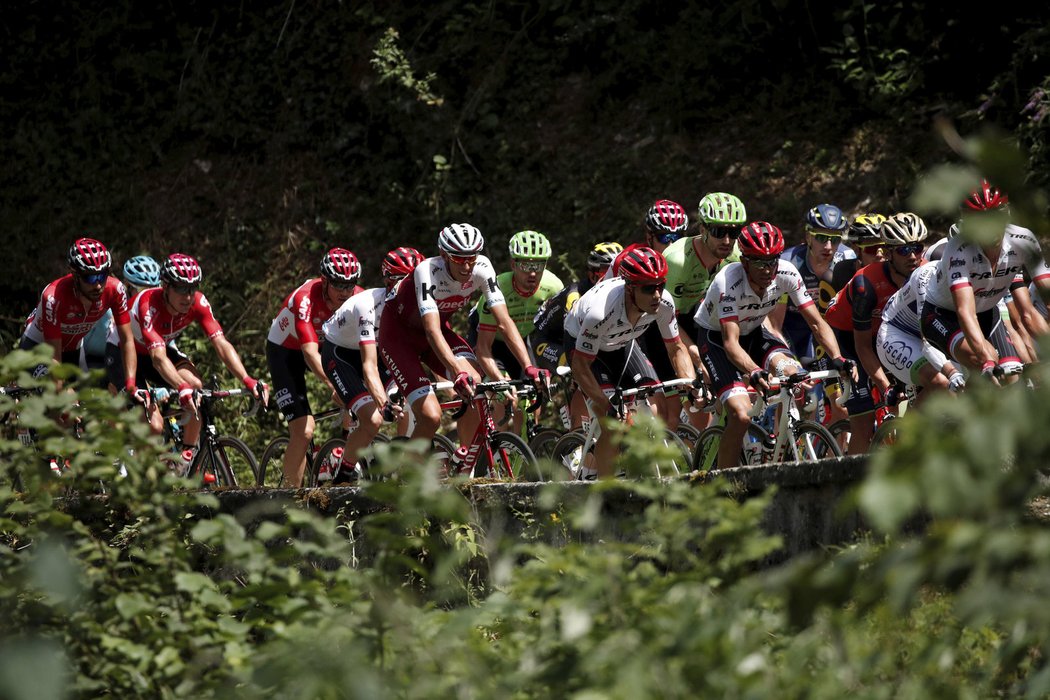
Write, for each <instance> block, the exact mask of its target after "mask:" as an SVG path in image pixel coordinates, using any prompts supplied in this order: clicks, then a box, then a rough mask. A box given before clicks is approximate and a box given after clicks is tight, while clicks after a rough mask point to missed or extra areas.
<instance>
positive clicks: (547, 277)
mask: <svg viewBox="0 0 1050 700" xmlns="http://www.w3.org/2000/svg"><path fill="white" fill-rule="evenodd" d="M496 283H497V284H498V285H499V288H500V291H501V292H503V298H504V299H505V300H506V303H507V313H508V314H510V318H511V320H512V321H514V325H515V326H517V327H518V333H519V334H520V335H521V337H522V338H525V337H526V336H528V335H529V333H531V332H532V329H533V328H534V327H535V324H534V319H535V318H536V313H537V312H538V311H539V310H540V306H542V305H543V302H545V301H547V299H550V298H551V297H553V296H554V295H555V294H557V293H558V292H560V291H561V289H562V287H563V286H565V285H563V284H562V282H561V280H560V279H558V276H557V275H555V274H554V273H553V272H551V271H550V270H546V269H545V270H544V271H543V276H542V277H541V278H540V284H539V287H537V288H536V291H535V292H533V293H532V294H530V295H529V296H521V295H520V294H518V292H517V291H516V290H515V289H514V273H513V272H504V273H502V274H501V275H500V276H499V277H497V278H496ZM477 310H478V329H479V330H490V331H496V339H497V340H503V332H502V331H500V330H499V327H498V326H497V325H496V319H495V317H493V315H492V311H490V310H489V307H488V306H487V305H485V304H482V303H481V300H480V299H479V300H478V304H477Z"/></svg>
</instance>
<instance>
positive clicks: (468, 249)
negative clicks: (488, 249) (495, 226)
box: [438, 224, 485, 255]
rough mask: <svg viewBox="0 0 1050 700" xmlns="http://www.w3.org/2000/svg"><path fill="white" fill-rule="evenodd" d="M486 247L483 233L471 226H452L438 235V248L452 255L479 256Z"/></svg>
mask: <svg viewBox="0 0 1050 700" xmlns="http://www.w3.org/2000/svg"><path fill="white" fill-rule="evenodd" d="M484 245H485V239H484V238H482V237H481V231H479V230H477V229H476V228H475V227H473V226H471V225H470V224H452V225H450V226H446V227H445V228H443V229H441V233H439V234H438V248H440V249H441V250H442V251H443V252H445V253H451V254H452V255H477V254H478V253H480V252H481V249H482V248H483V247H484Z"/></svg>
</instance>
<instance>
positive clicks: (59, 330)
mask: <svg viewBox="0 0 1050 700" xmlns="http://www.w3.org/2000/svg"><path fill="white" fill-rule="evenodd" d="M76 285H77V281H76V279H74V277H73V275H72V274H68V275H66V276H65V277H60V278H58V279H57V280H55V281H54V282H52V283H51V284H49V285H47V286H46V287H44V291H43V292H41V294H40V301H39V302H38V303H37V307H36V309H35V310H34V311H33V313H32V314H30V316H29V319H28V321H27V325H26V330H25V336H26V338H28V339H29V340H31V341H33V342H34V343H43V342H45V341H46V342H51V341H55V340H61V343H62V352H69V351H71V350H76V349H77V347H78V346H79V345H80V341H81V340H83V338H84V336H85V335H87V334H88V332H89V331H90V330H91V329H92V328H93V327H94V325H95V323H97V322H98V320H99V319H100V318H102V317H103V316H104V315H105V313H106V311H109V310H112V311H113V318H114V320H115V321H116V324H117V325H118V326H120V325H123V324H125V323H127V322H128V320H129V316H128V292H127V289H125V288H124V284H123V283H122V282H121V281H120V280H118V279H117V278H116V277H112V276H111V277H107V278H106V284H105V286H103V287H102V296H101V297H99V298H98V300H97V301H93V302H91V303H90V304H88V306H87V308H85V307H84V302H83V297H81V296H80V295H79V293H78V292H77V286H76Z"/></svg>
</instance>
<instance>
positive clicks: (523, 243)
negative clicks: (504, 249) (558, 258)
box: [510, 231, 551, 260]
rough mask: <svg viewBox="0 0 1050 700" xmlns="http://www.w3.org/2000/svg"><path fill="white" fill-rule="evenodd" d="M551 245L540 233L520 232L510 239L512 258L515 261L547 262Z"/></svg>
mask: <svg viewBox="0 0 1050 700" xmlns="http://www.w3.org/2000/svg"><path fill="white" fill-rule="evenodd" d="M550 256H551V244H550V241H548V240H547V237H546V236H544V235H543V234H542V233H540V232H539V231H519V232H518V233H515V234H514V235H513V236H512V237H511V239H510V257H511V258H512V259H514V260H546V259H548V258H550Z"/></svg>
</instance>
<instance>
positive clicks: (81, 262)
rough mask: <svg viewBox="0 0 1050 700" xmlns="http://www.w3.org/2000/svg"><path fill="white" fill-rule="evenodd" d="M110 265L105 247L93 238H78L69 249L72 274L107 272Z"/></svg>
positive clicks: (110, 260)
mask: <svg viewBox="0 0 1050 700" xmlns="http://www.w3.org/2000/svg"><path fill="white" fill-rule="evenodd" d="M112 263H113V261H112V259H111V258H110V256H109V251H108V250H106V246H104V245H102V244H101V243H99V242H98V241H96V240H95V239H94V238H78V239H77V240H75V241H74V242H73V245H71V246H70V247H69V267H70V268H72V270H73V271H74V272H79V273H87V274H91V273H99V272H109V268H110V265H112Z"/></svg>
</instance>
